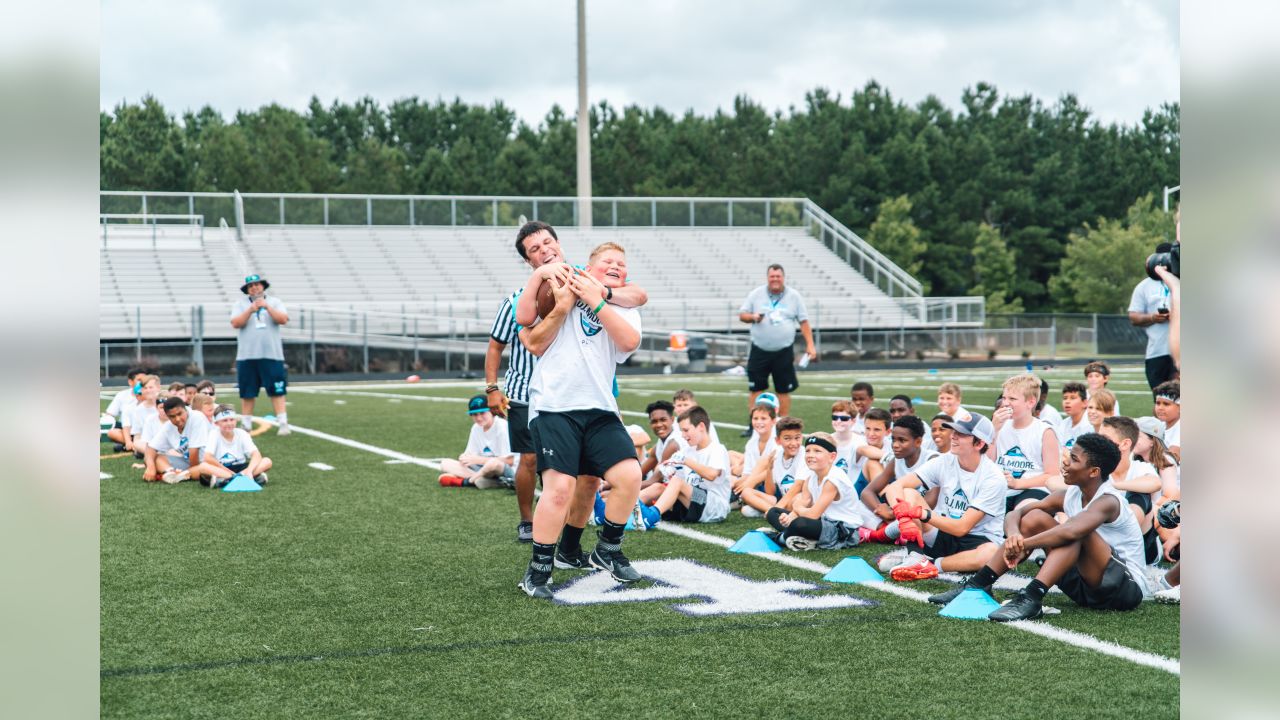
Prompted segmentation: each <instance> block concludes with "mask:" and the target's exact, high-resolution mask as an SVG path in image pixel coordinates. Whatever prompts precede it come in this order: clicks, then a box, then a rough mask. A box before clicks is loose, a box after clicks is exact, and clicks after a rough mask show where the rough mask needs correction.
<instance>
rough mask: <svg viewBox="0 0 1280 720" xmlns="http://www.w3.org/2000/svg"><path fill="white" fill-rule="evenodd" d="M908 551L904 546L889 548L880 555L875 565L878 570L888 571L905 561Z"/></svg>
mask: <svg viewBox="0 0 1280 720" xmlns="http://www.w3.org/2000/svg"><path fill="white" fill-rule="evenodd" d="M908 552H909V551H908V550H907V549H906V548H899V549H897V550H890V551H889V552H887V553H885V554H884V555H881V556H880V560H879V561H878V562H877V563H876V567H877V568H879V570H880V572H889V571H890V570H892V569H894V568H896V567H898V566H899V565H901V564H902V563H904V562H906V561H907V553H908Z"/></svg>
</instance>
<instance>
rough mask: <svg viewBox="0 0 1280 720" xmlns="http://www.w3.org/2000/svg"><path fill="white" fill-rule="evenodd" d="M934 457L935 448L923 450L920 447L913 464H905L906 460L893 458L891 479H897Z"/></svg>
mask: <svg viewBox="0 0 1280 720" xmlns="http://www.w3.org/2000/svg"><path fill="white" fill-rule="evenodd" d="M936 457H938V451H937V450H925V449H924V448H923V447H922V448H920V457H918V458H916V463H915V465H907V461H906V460H904V459H902V458H894V459H893V479H894V480H898V479H901V478H904V477H906V476H908V475H910V474H911V473H913V472H915V471H916V470H919V469H920V466H922V465H924V464H925V463H927V462H929V461H930V460H932V459H934V458H936Z"/></svg>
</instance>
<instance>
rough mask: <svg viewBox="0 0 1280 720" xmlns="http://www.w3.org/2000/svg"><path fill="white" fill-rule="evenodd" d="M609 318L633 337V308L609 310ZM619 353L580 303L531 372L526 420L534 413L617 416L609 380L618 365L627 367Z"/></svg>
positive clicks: (624, 354)
mask: <svg viewBox="0 0 1280 720" xmlns="http://www.w3.org/2000/svg"><path fill="white" fill-rule="evenodd" d="M609 307H610V308H611V311H612V312H615V313H617V314H618V316H619V317H621V318H622V319H623V320H624V321H626V322H627V323H628V324H629V325H631V327H633V328H635V329H636V330H637V331H639V330H640V312H639V311H638V310H636V309H635V308H624V307H620V306H617V305H610V306H609ZM629 357H631V353H630V352H623V351H622V350H621V349H619V348H618V346H617V344H616V343H614V342H613V338H611V337H609V333H608V332H606V331H605V329H604V326H603V325H602V324H601V323H600V319H599V318H597V317H596V314H595V313H593V312H591V310H590V309H589V308H587V307H586V306H585V305H583V304H582V301H581V300H579V301H578V302H577V304H575V305H574V306H573V309H571V310H570V311H569V316H568V317H566V318H565V320H564V324H563V325H561V326H560V330H559V332H558V333H557V334H556V337H555V339H554V340H552V341H551V346H550V347H548V348H547V351H546V352H545V353H543V355H542V357H541V358H540V359H539V360H538V363H537V364H536V365H534V366H533V379H532V380H531V381H530V384H529V419H530V420H531V421H532V420H533V418H535V417H537V415H538V413H539V412H567V411H570V410H608V411H610V412H615V413H616V412H617V411H618V400H617V398H615V397H614V396H613V378H614V375H615V374H616V371H617V366H618V363H621V362H626V360H627V358H629Z"/></svg>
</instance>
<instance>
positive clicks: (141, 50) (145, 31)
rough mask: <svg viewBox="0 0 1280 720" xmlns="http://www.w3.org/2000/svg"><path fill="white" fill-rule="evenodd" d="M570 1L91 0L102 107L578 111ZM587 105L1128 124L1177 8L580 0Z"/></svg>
mask: <svg viewBox="0 0 1280 720" xmlns="http://www.w3.org/2000/svg"><path fill="white" fill-rule="evenodd" d="M574 22H575V6H574V3H573V2H572V0H559V1H558V2H551V3H537V4H533V3H527V2H517V1H516V0H491V1H489V2H480V3H426V4H423V3H416V4H415V3H391V2H374V3H368V4H362V5H357V4H352V3H348V2H337V1H336V0H312V1H311V2H295V1H293V0H290V1H288V2H276V3H271V4H267V5H265V6H264V5H261V4H258V3H251V2H244V1H243V0H222V1H220V2H212V1H210V0H195V1H193V2H184V3H161V2H146V1H143V0H108V1H107V2H105V3H104V5H103V7H102V65H101V67H102V71H101V72H102V91H101V92H102V96H101V105H102V107H103V108H104V109H108V110H109V109H110V108H112V107H113V106H114V105H115V104H116V103H118V102H119V101H121V100H129V101H137V100H138V99H139V98H140V97H141V96H142V95H144V94H146V93H151V94H153V95H155V96H156V97H157V98H159V99H160V100H161V101H162V102H163V103H165V105H166V107H168V108H169V109H170V110H171V111H173V112H176V113H181V112H182V111H184V110H187V109H197V108H199V107H200V106H202V105H205V104H209V105H212V106H213V107H215V108H217V109H218V110H220V111H222V112H223V113H224V114H228V115H229V114H231V113H233V112H234V111H235V110H237V109H246V108H256V107H259V106H261V105H263V104H266V103H269V102H278V103H280V104H282V105H286V106H290V107H295V108H303V107H305V105H306V103H307V101H308V100H309V98H310V97H311V96H312V95H315V96H318V97H319V98H320V99H321V101H322V102H324V103H326V104H328V103H329V102H331V101H333V100H334V99H341V100H343V101H351V100H355V99H356V98H358V97H361V96H364V95H369V96H371V97H373V98H375V99H377V100H379V101H381V102H383V103H387V102H390V101H392V100H395V99H397V98H402V97H408V96H415V95H416V96H419V97H422V98H424V99H431V100H434V99H436V98H443V99H445V100H452V99H453V98H454V97H460V98H462V99H463V100H464V101H467V102H473V103H483V104H488V103H491V102H493V101H494V100H498V99H501V100H502V101H503V102H505V103H506V104H507V105H508V106H509V107H512V108H513V109H515V110H516V111H517V112H518V113H519V114H520V116H521V117H522V118H524V119H525V120H527V121H529V122H531V123H534V124H536V123H537V122H538V121H539V120H540V119H541V118H542V117H544V116H545V114H546V113H547V111H548V110H549V109H550V108H551V106H552V104H555V103H558V104H560V105H561V107H562V108H564V109H565V110H566V111H567V112H572V109H573V108H574V107H575V106H576V102H577V99H576V98H577V94H576V85H575V83H576V65H575V62H576V61H575V52H576V49H575V42H576V40H575V26H574ZM588 29H589V32H590V35H589V37H588V59H589V68H588V75H589V79H590V81H591V85H590V88H591V99H592V100H593V101H599V100H608V101H609V102H610V103H611V104H613V105H615V106H618V107H621V106H624V105H627V104H632V103H635V104H640V105H643V106H654V105H660V106H662V107H664V108H666V109H667V110H669V111H671V112H673V113H677V114H679V113H683V112H684V111H685V110H686V109H690V108H692V109H693V110H695V111H697V112H699V113H709V112H713V111H714V110H715V109H716V108H717V107H719V108H729V107H731V105H732V102H733V98H734V97H735V96H736V95H739V94H746V95H748V96H750V97H751V98H752V99H754V100H756V101H757V102H760V103H762V104H763V105H765V106H766V107H768V108H770V109H782V110H784V111H785V110H786V109H787V108H788V107H789V106H793V105H794V106H797V107H798V106H801V105H803V103H804V94H805V93H806V92H807V91H809V90H812V89H814V88H815V87H819V86H821V87H826V88H828V89H830V90H831V91H833V92H838V93H840V94H841V95H842V96H843V97H845V98H847V97H848V96H849V94H850V93H851V92H852V91H854V90H856V89H858V88H860V87H862V86H863V85H864V84H865V83H866V82H867V81H868V80H869V79H872V78H874V79H876V80H878V81H879V82H880V83H881V84H882V85H884V86H886V87H888V88H889V90H890V91H891V92H892V93H893V94H894V96H895V97H897V98H899V99H901V100H905V101H907V102H911V103H915V102H919V101H920V100H922V99H924V97H925V96H926V95H929V94H933V95H937V96H938V97H939V98H941V99H942V100H943V102H945V103H946V104H948V105H949V106H951V107H958V106H959V99H960V94H961V92H962V90H963V89H964V88H965V87H972V86H973V85H975V84H976V83H978V82H980V81H987V82H991V83H994V84H995V85H996V86H997V87H998V88H1000V90H1001V92H1003V93H1006V94H1023V93H1031V94H1033V95H1035V96H1036V97H1038V98H1040V99H1041V100H1043V101H1045V102H1046V103H1052V102H1054V101H1055V100H1056V99H1057V98H1058V97H1059V96H1060V95H1062V94H1064V93H1068V92H1071V93H1075V94H1076V95H1077V96H1078V97H1079V98H1080V100H1081V101H1082V102H1083V103H1084V104H1085V105H1087V106H1088V107H1090V108H1092V109H1093V111H1094V113H1095V115H1097V116H1098V117H1100V118H1101V119H1103V120H1104V121H1119V122H1126V123H1133V122H1136V121H1137V120H1138V119H1139V118H1140V117H1141V113H1142V110H1143V109H1144V108H1148V107H1156V106H1158V105H1159V104H1161V103H1163V102H1170V101H1176V100H1177V99H1178V60H1179V46H1178V23H1177V5H1176V3H1170V2H1154V3H1139V2H1131V1H1130V2H1118V3H1117V2H1106V1H1105V0H1103V1H1101V2H1083V1H1082V2H1075V3H1065V4H1064V3H1052V4H1050V3H1028V2H1018V1H1016V0H1007V1H1005V0H996V1H993V2H988V3H983V4H980V5H964V4H957V3H949V2H926V3H909V4H904V3H894V2H864V3H862V4H860V5H853V4H851V3H844V2H834V1H827V2H819V1H816V0H815V1H814V2H809V3H798V2H788V3H780V2H766V1H765V0H743V1H742V2H737V3H731V4H730V3H718V2H710V1H709V0H689V1H687V2H677V1H675V0H661V1H658V2H649V3H623V2H620V1H619V0H608V1H604V0H592V1H591V2H589V3H588Z"/></svg>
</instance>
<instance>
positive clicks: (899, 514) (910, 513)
mask: <svg viewBox="0 0 1280 720" xmlns="http://www.w3.org/2000/svg"><path fill="white" fill-rule="evenodd" d="M893 516H894V517H896V518H898V520H899V521H902V520H903V519H904V518H907V519H911V520H919V519H920V518H922V517H924V508H922V507H920V506H918V505H912V504H911V503H909V502H907V501H906V500H899V501H898V504H897V505H894V506H893Z"/></svg>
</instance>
